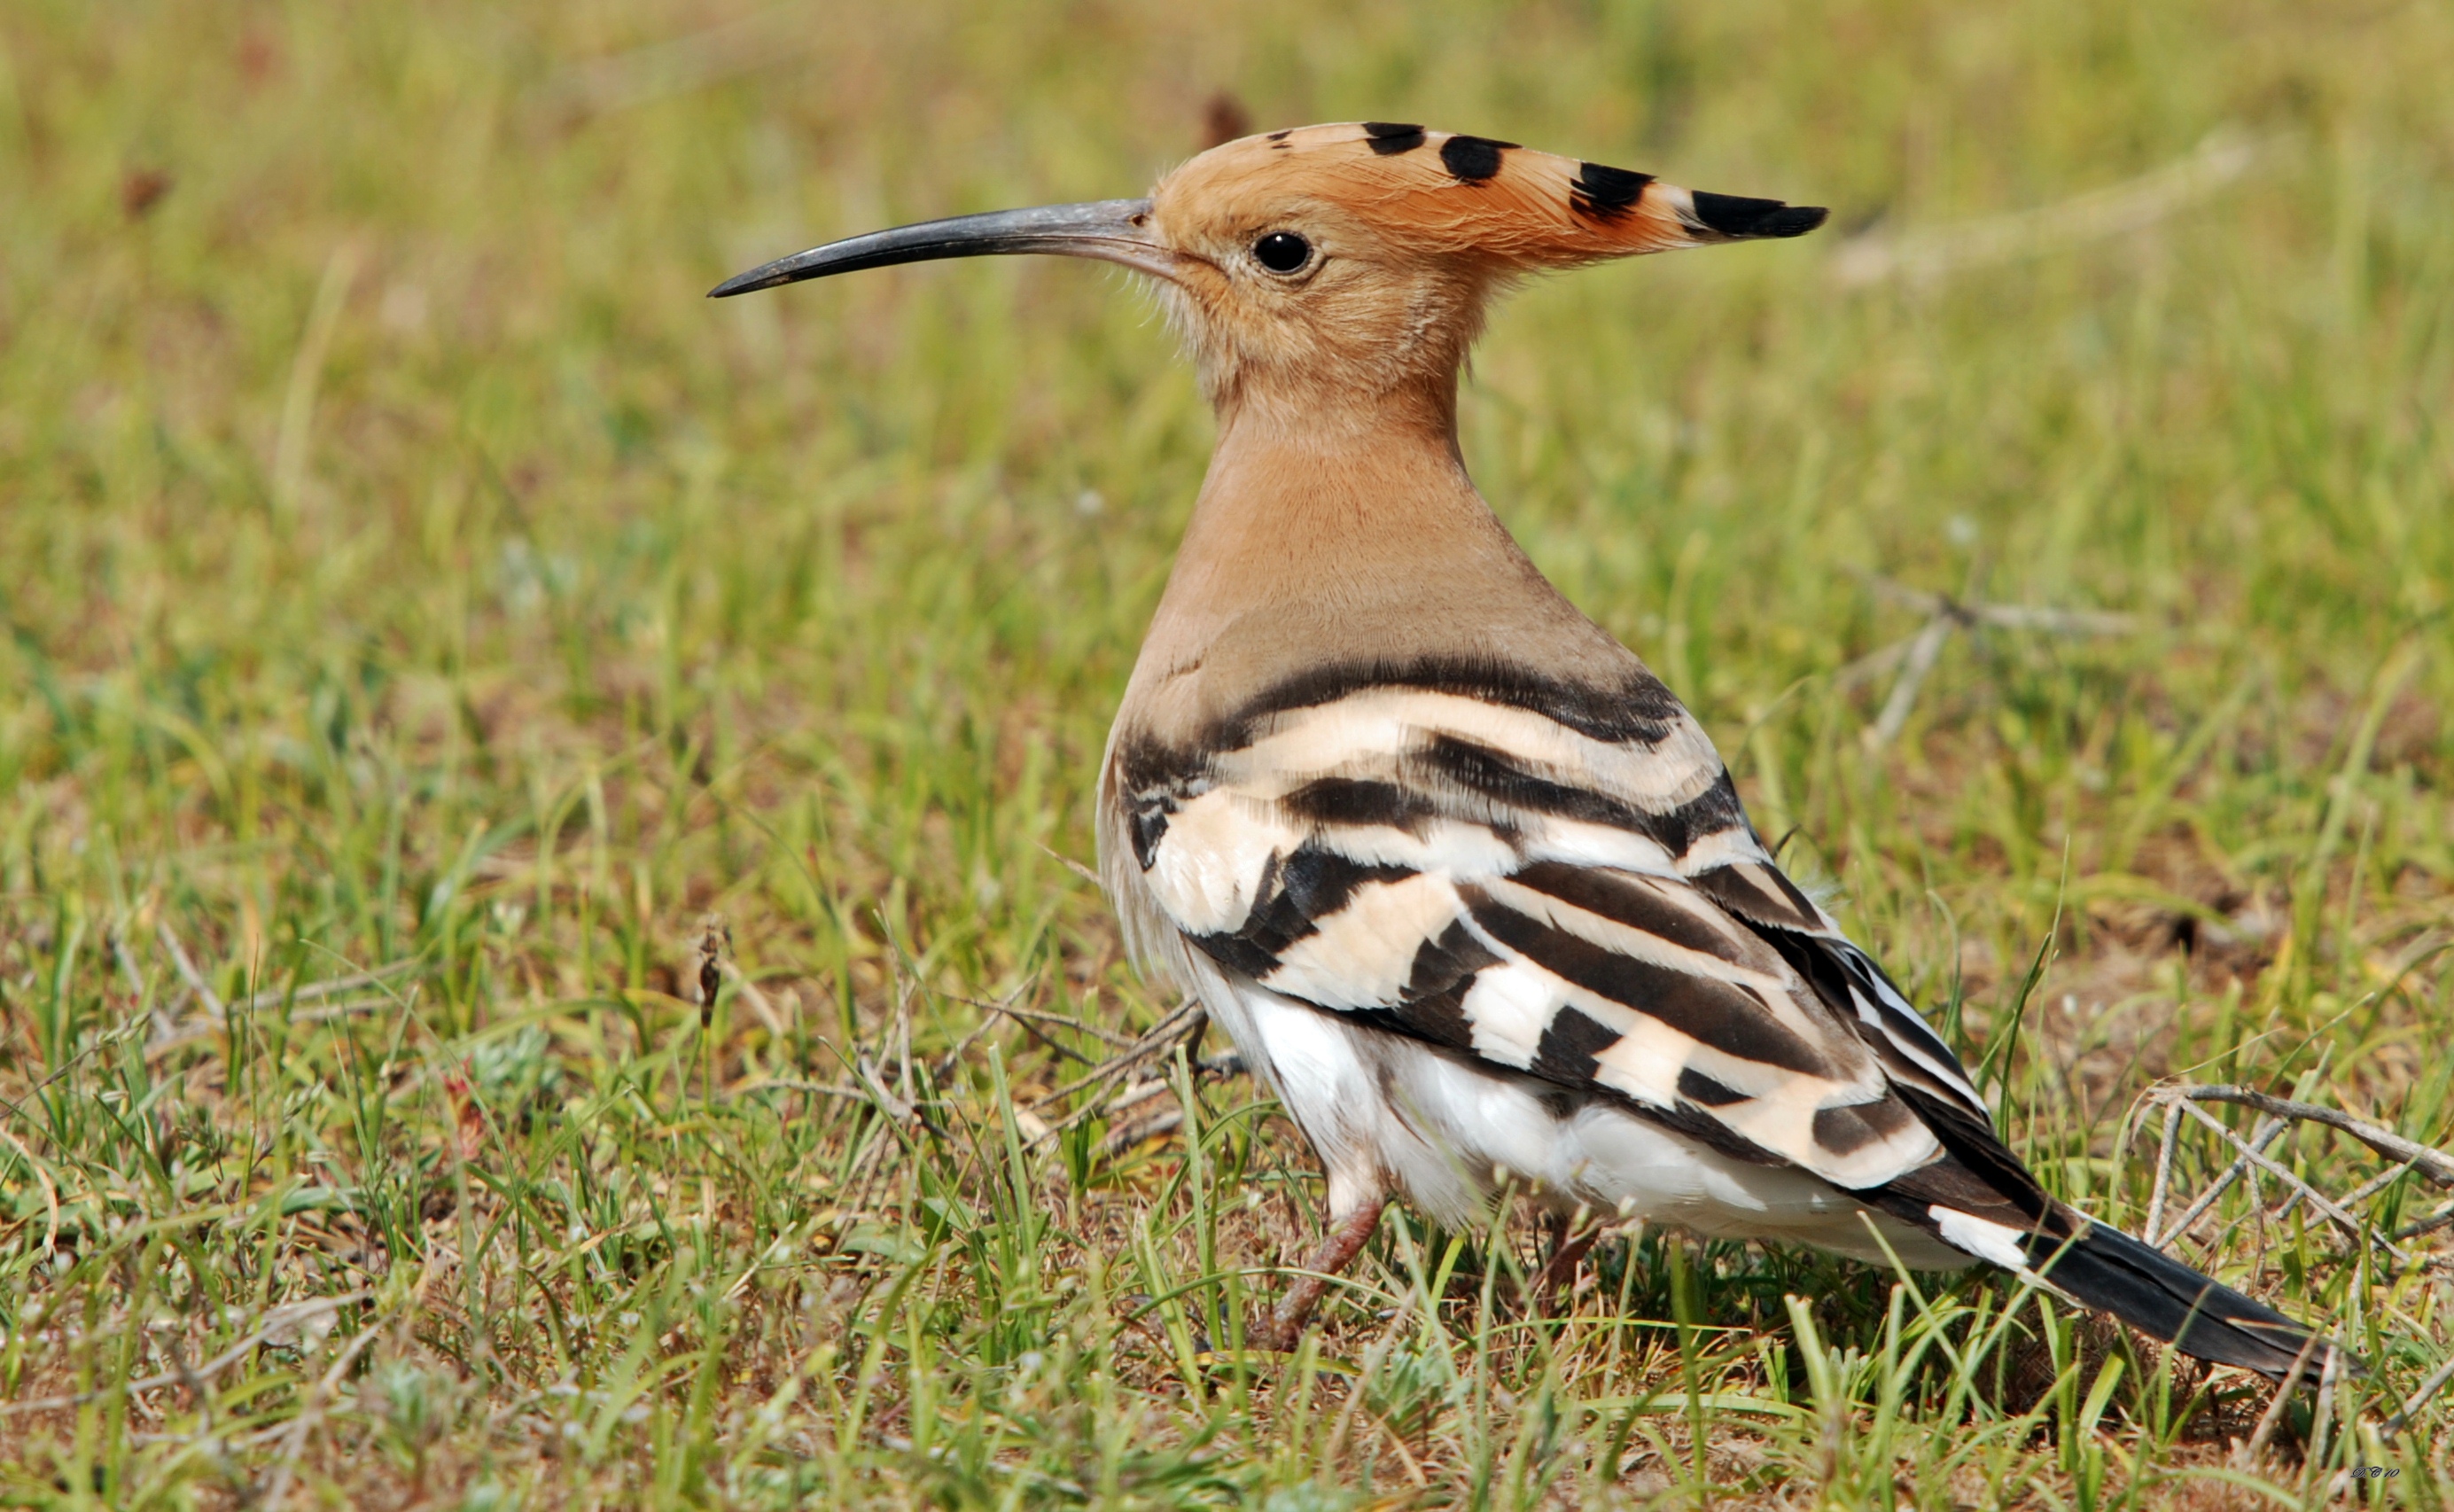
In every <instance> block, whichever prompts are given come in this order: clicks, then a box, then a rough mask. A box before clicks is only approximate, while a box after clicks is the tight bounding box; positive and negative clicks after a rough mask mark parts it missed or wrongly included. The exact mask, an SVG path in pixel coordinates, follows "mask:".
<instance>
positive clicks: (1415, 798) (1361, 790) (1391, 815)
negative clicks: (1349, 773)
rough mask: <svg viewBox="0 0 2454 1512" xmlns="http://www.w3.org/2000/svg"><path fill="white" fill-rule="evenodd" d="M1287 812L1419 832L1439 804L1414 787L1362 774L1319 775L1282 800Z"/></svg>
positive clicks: (1309, 819) (1310, 819)
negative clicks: (1361, 775)
mask: <svg viewBox="0 0 2454 1512" xmlns="http://www.w3.org/2000/svg"><path fill="white" fill-rule="evenodd" d="M1281 801H1282V803H1283V804H1284V806H1285V808H1286V811H1287V813H1288V814H1289V815H1290V816H1294V817H1296V818H1298V819H1301V820H1303V821H1304V822H1305V823H1307V824H1331V825H1367V824H1383V825H1387V826H1388V827H1390V828H1391V829H1398V830H1404V831H1405V832H1407V833H1408V834H1410V835H1419V834H1421V833H1422V828H1423V825H1424V823H1425V821H1426V820H1429V819H1432V818H1434V817H1436V816H1438V814H1439V805H1438V804H1437V803H1436V802H1434V801H1433V800H1432V798H1431V797H1430V796H1427V795H1425V794H1423V793H1420V792H1418V791H1417V790H1415V789H1413V788H1409V787H1404V786H1401V785H1399V784H1398V783H1395V782H1378V781H1374V780H1371V779H1369V778H1362V777H1319V778H1316V779H1315V780H1313V781H1310V782H1307V783H1305V784H1304V785H1303V786H1302V787H1299V788H1297V789H1296V790H1295V791H1294V792H1293V793H1290V794H1288V795H1287V796H1286V797H1285V798H1284V799H1282V800H1281Z"/></svg>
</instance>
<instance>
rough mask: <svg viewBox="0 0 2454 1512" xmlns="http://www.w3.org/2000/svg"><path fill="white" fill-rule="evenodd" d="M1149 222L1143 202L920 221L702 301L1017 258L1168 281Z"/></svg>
mask: <svg viewBox="0 0 2454 1512" xmlns="http://www.w3.org/2000/svg"><path fill="white" fill-rule="evenodd" d="M1150 218H1151V202H1150V201H1149V200H1146V199H1102V200H1094V201H1092V202H1091V203H1089V204H1085V205H1042V206H1039V207H1038V208H1036V209H1034V210H1000V211H992V212H989V213H988V214H985V215H957V216H955V217H954V218H953V219H952V220H929V221H922V222H921V223H920V224H919V225H917V226H897V227H896V228H895V229H894V230H893V231H874V232H870V233H869V234H868V235H866V236H850V237H846V238H845V239H844V240H842V241H836V242H829V243H827V244H826V245H825V246H823V247H813V248H811V249H810V250H809V251H808V252H795V253H794V254H793V255H792V256H790V257H778V258H776V259H775V260H774V262H772V263H769V264H767V265H766V266H765V267H763V268H753V269H751V270H750V271H749V272H746V273H741V274H738V275H736V276H734V277H732V278H728V279H726V280H725V281H724V282H722V283H720V284H718V285H716V286H715V287H714V289H711V290H709V291H708V297H709V298H710V299H729V298H731V297H732V296H733V295H734V294H746V293H748V292H751V291H752V290H754V289H773V288H775V287H776V286H777V285H779V284H796V283H799V282H800V281H801V280H802V279H804V278H824V277H826V276H827V275H828V274H829V273H849V272H859V271H860V270H861V269H863V268H890V267H893V266H894V265H895V264H896V263H925V262H934V261H935V260H936V259H938V258H940V257H996V256H1001V255H1010V254H1012V253H1015V252H1055V253H1056V254H1057V255H1059V256H1065V257H1096V258H1098V259H1099V260H1100V261H1102V262H1112V263H1122V264H1123V265H1124V266H1126V267H1128V268H1132V269H1136V270H1137V271H1139V272H1146V273H1149V274H1152V275H1153V276H1155V277H1158V278H1174V277H1175V276H1176V254H1175V253H1173V252H1169V251H1168V250H1167V249H1166V248H1165V247H1163V246H1161V245H1160V244H1159V242H1158V239H1157V236H1155V235H1154V234H1153V233H1152V232H1151V229H1150Z"/></svg>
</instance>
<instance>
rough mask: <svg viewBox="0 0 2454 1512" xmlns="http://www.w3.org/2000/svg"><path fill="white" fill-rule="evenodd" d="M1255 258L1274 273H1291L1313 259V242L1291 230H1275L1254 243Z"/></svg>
mask: <svg viewBox="0 0 2454 1512" xmlns="http://www.w3.org/2000/svg"><path fill="white" fill-rule="evenodd" d="M1253 260H1254V261H1255V262H1257V263H1259V264H1260V265H1261V266H1262V267H1264V268H1267V269H1268V270H1269V271H1270V272H1274V273H1291V272H1295V271H1296V270H1297V269H1298V268H1301V267H1302V266H1303V265H1304V264H1306V263H1308V262H1310V261H1312V243H1310V242H1308V241H1306V240H1304V239H1303V238H1302V237H1300V236H1298V235H1297V234H1296V233H1295V232H1291V231H1274V232H1270V233H1269V234H1268V235H1267V236H1264V237H1262V238H1261V239H1260V240H1259V241H1257V242H1255V243H1254V244H1253Z"/></svg>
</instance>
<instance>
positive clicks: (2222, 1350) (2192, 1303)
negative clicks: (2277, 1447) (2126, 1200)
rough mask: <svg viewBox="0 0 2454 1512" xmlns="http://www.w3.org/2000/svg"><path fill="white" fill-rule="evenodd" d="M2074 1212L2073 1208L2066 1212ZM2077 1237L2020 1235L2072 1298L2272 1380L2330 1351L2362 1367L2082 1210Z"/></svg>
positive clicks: (2345, 1363) (2318, 1366)
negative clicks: (2093, 1219)
mask: <svg viewBox="0 0 2454 1512" xmlns="http://www.w3.org/2000/svg"><path fill="white" fill-rule="evenodd" d="M2072 1216H2073V1217H2074V1218H2077V1215H2072ZM2074 1226H2075V1227H2076V1228H2077V1230H2078V1237H2077V1238H2075V1239H2069V1240H2058V1239H2055V1238H2052V1237H2051V1236H2048V1235H2045V1234H2033V1235H2031V1236H2029V1237H2028V1239H2027V1240H2026V1241H2025V1242H2026V1245H2027V1247H2028V1251H2029V1254H2030V1255H2031V1257H2032V1258H2033V1260H2034V1261H2035V1264H2036V1266H2037V1269H2038V1270H2039V1272H2040V1273H2042V1275H2043V1276H2044V1278H2045V1280H2047V1281H2048V1282H2050V1283H2051V1284H2052V1285H2053V1286H2054V1287H2055V1288H2056V1289H2058V1290H2060V1291H2062V1292H2065V1293H2067V1294H2068V1295H2069V1296H2070V1297H2071V1299H2072V1300H2075V1301H2078V1302H2081V1303H2083V1304H2085V1305H2086V1306H2089V1307H2093V1308H2095V1309H2097V1310H2098V1311H2100V1312H2105V1313H2111V1314H2112V1315H2113V1316H2114V1317H2116V1318H2119V1319H2121V1320H2122V1321H2123V1322H2125V1323H2128V1324H2129V1325H2130V1326H2131V1327H2133V1328H2136V1329H2138V1330H2139V1331H2140V1332H2142V1333H2144V1334H2152V1335H2154V1336H2155V1337H2156V1338H2158V1339H2161V1340H2162V1341H2165V1342H2166V1343H2168V1344H2171V1345H2172V1346H2173V1347H2174V1348H2176V1349H2179V1350H2181V1351H2182V1353H2183V1354H2186V1355H2196V1356H2197V1357H2198V1358H2200V1359H2201V1360H2211V1361H2216V1362H2217V1363H2219V1364H2225V1365H2239V1366H2241V1367H2242V1368H2243V1369H2245V1370H2255V1371H2257V1372H2258V1373H2259V1374H2260V1375H2263V1376H2265V1377H2268V1378H2270V1379H2272V1380H2282V1379H2283V1377H2285V1376H2287V1375H2290V1374H2292V1372H2293V1368H2294V1366H2295V1365H2296V1364H2297V1365H2298V1366H2299V1367H2300V1369H2301V1370H2302V1372H2303V1377H2304V1379H2308V1380H2315V1379H2316V1378H2317V1376H2318V1374H2319V1372H2320V1371H2322V1370H2323V1369H2324V1368H2325V1367H2326V1364H2327V1361H2328V1360H2329V1358H2330V1357H2331V1358H2335V1359H2339V1360H2340V1361H2341V1362H2342V1367H2343V1368H2345V1369H2348V1370H2350V1371H2352V1372H2353V1373H2355V1374H2358V1373H2360V1371H2361V1365H2360V1361H2358V1360H2356V1359H2354V1358H2353V1356H2352V1354H2351V1352H2350V1351H2348V1350H2346V1349H2344V1348H2343V1346H2342V1345H2340V1344H2338V1343H2336V1342H2334V1341H2332V1340H2329V1339H2322V1338H2320V1337H2318V1336H2317V1335H2315V1334H2312V1333H2311V1332H2310V1331H2309V1330H2308V1329H2306V1328H2303V1327H2302V1326H2301V1325H2300V1324H2299V1323H2296V1322H2294V1321H2293V1320H2291V1319H2289V1318H2286V1317H2284V1316H2283V1314H2282V1313H2279V1312H2277V1311H2276V1310H2275V1309H2274V1308H2272V1307H2269V1306H2267V1305H2265V1304H2264V1303H2263V1302H2257V1301H2252V1300H2250V1299H2248V1298H2246V1297H2243V1295H2242V1294H2241V1293H2239V1292H2237V1291H2234V1290H2233V1289H2232V1288H2231V1287H2229V1286H2225V1285H2223V1284H2222V1283H2221V1282H2218V1281H2214V1280H2209V1279H2208V1278H2206V1277H2204V1276H2202V1275H2200V1274H2199V1273H2198V1272H2197V1271H2194V1270H2192V1269H2190V1267H2188V1266H2187V1265H2184V1264H2182V1262H2181V1261H2180V1260H2175V1259H2173V1258H2172V1257H2171V1256H2169V1255H2166V1254H2164V1253H2163V1252H2162V1251H2161V1250H2157V1249H2154V1248H2151V1247H2149V1246H2148V1245H2147V1244H2145V1243H2142V1241H2140V1240H2135V1239H2132V1238H2131V1237H2130V1236H2129V1235H2127V1234H2124V1233H2122V1231H2121V1230H2120V1229H2116V1228H2107V1227H2106V1226H2105V1225H2103V1224H2102V1223H2098V1222H2094V1221H2092V1220H2087V1219H2084V1218H2079V1219H2077V1222H2076V1224H2075V1225H2074Z"/></svg>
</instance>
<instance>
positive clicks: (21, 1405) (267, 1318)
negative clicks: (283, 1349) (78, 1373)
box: [0, 1287, 374, 1417]
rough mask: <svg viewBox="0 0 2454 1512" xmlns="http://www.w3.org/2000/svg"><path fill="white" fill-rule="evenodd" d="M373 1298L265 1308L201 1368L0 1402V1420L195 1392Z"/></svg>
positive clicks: (361, 1293)
mask: <svg viewBox="0 0 2454 1512" xmlns="http://www.w3.org/2000/svg"><path fill="white" fill-rule="evenodd" d="M373 1295H374V1293H373V1292H372V1291H370V1290H367V1289H366V1288H363V1287H361V1288H360V1289H358V1290H357V1291H353V1292H346V1293H343V1294H342V1295H341V1296H338V1297H316V1298H312V1299H310V1300H306V1301H303V1302H285V1303H283V1304H282V1305H281V1306H278V1307H273V1308H269V1309H267V1310H266V1312H265V1314H264V1318H263V1320H262V1321H261V1322H259V1323H258V1325H257V1327H256V1329H255V1331H254V1332H253V1333H251V1334H249V1335H248V1336H247V1337H246V1338H245V1339H242V1340H240V1341H238V1342H237V1343H234V1344H232V1345H231V1346H230V1347H229V1348H228V1349H225V1350H223V1351H222V1352H221V1353H220V1354H218V1355H215V1356H214V1357H213V1358H212V1359H211V1360H208V1361H205V1362H204V1363H203V1364H201V1365H197V1366H194V1367H193V1368H190V1367H188V1366H186V1365H181V1366H179V1367H178V1368H176V1369H173V1370H167V1371H164V1372H163V1373H162V1374H160V1375H158V1376H147V1377H145V1378H144V1379H143V1380H141V1381H130V1382H128V1383H127V1384H126V1385H124V1386H108V1387H98V1388H96V1389H94V1390H92V1391H79V1392H74V1393H71V1394H70V1395H68V1396H65V1397H37V1398H35V1399H33V1400H32V1401H11V1402H6V1403H0V1417H14V1416H16V1415H17V1414H19V1413H25V1412H54V1411H57V1410H59V1409H60V1408H62V1407H81V1406H84V1405H85V1404H86V1403H87V1402H89V1401H101V1400H102V1399H103V1398H105V1397H108V1396H110V1395H111V1394H112V1393H113V1392H124V1393H126V1394H127V1395H129V1396H131V1397H133V1396H136V1395H138V1394H140V1393H143V1392H148V1391H159V1390H161V1389H162V1388H163V1387H165V1386H177V1385H184V1386H186V1387H187V1388H188V1389H189V1390H190V1391H197V1390H198V1388H200V1387H201V1386H202V1385H203V1384H204V1383H205V1382H206V1381H211V1379H212V1378H213V1377H215V1376H218V1375H220V1374H221V1373H222V1372H223V1371H225V1370H228V1369H229V1368H230V1367H231V1366H232V1365H234V1364H237V1363H238V1362H239V1361H242V1360H245V1359H246V1358H247V1357H248V1356H249V1355H251V1354H252V1353H254V1351H255V1348H256V1346H257V1345H259V1344H264V1343H271V1342H276V1341H277V1339H276V1336H277V1335H280V1334H283V1333H288V1332H292V1331H294V1330H297V1329H300V1328H303V1327H304V1326H306V1325H307V1324H309V1323H312V1322H313V1321H314V1320H316V1319H318V1318H322V1317H325V1316H328V1315H330V1314H332V1313H337V1312H339V1311H340V1310H341V1309H342V1308H344V1307H348V1306H350V1305H352V1303H355V1302H362V1301H365V1300H367V1299H368V1298H370V1297H372V1296H373Z"/></svg>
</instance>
